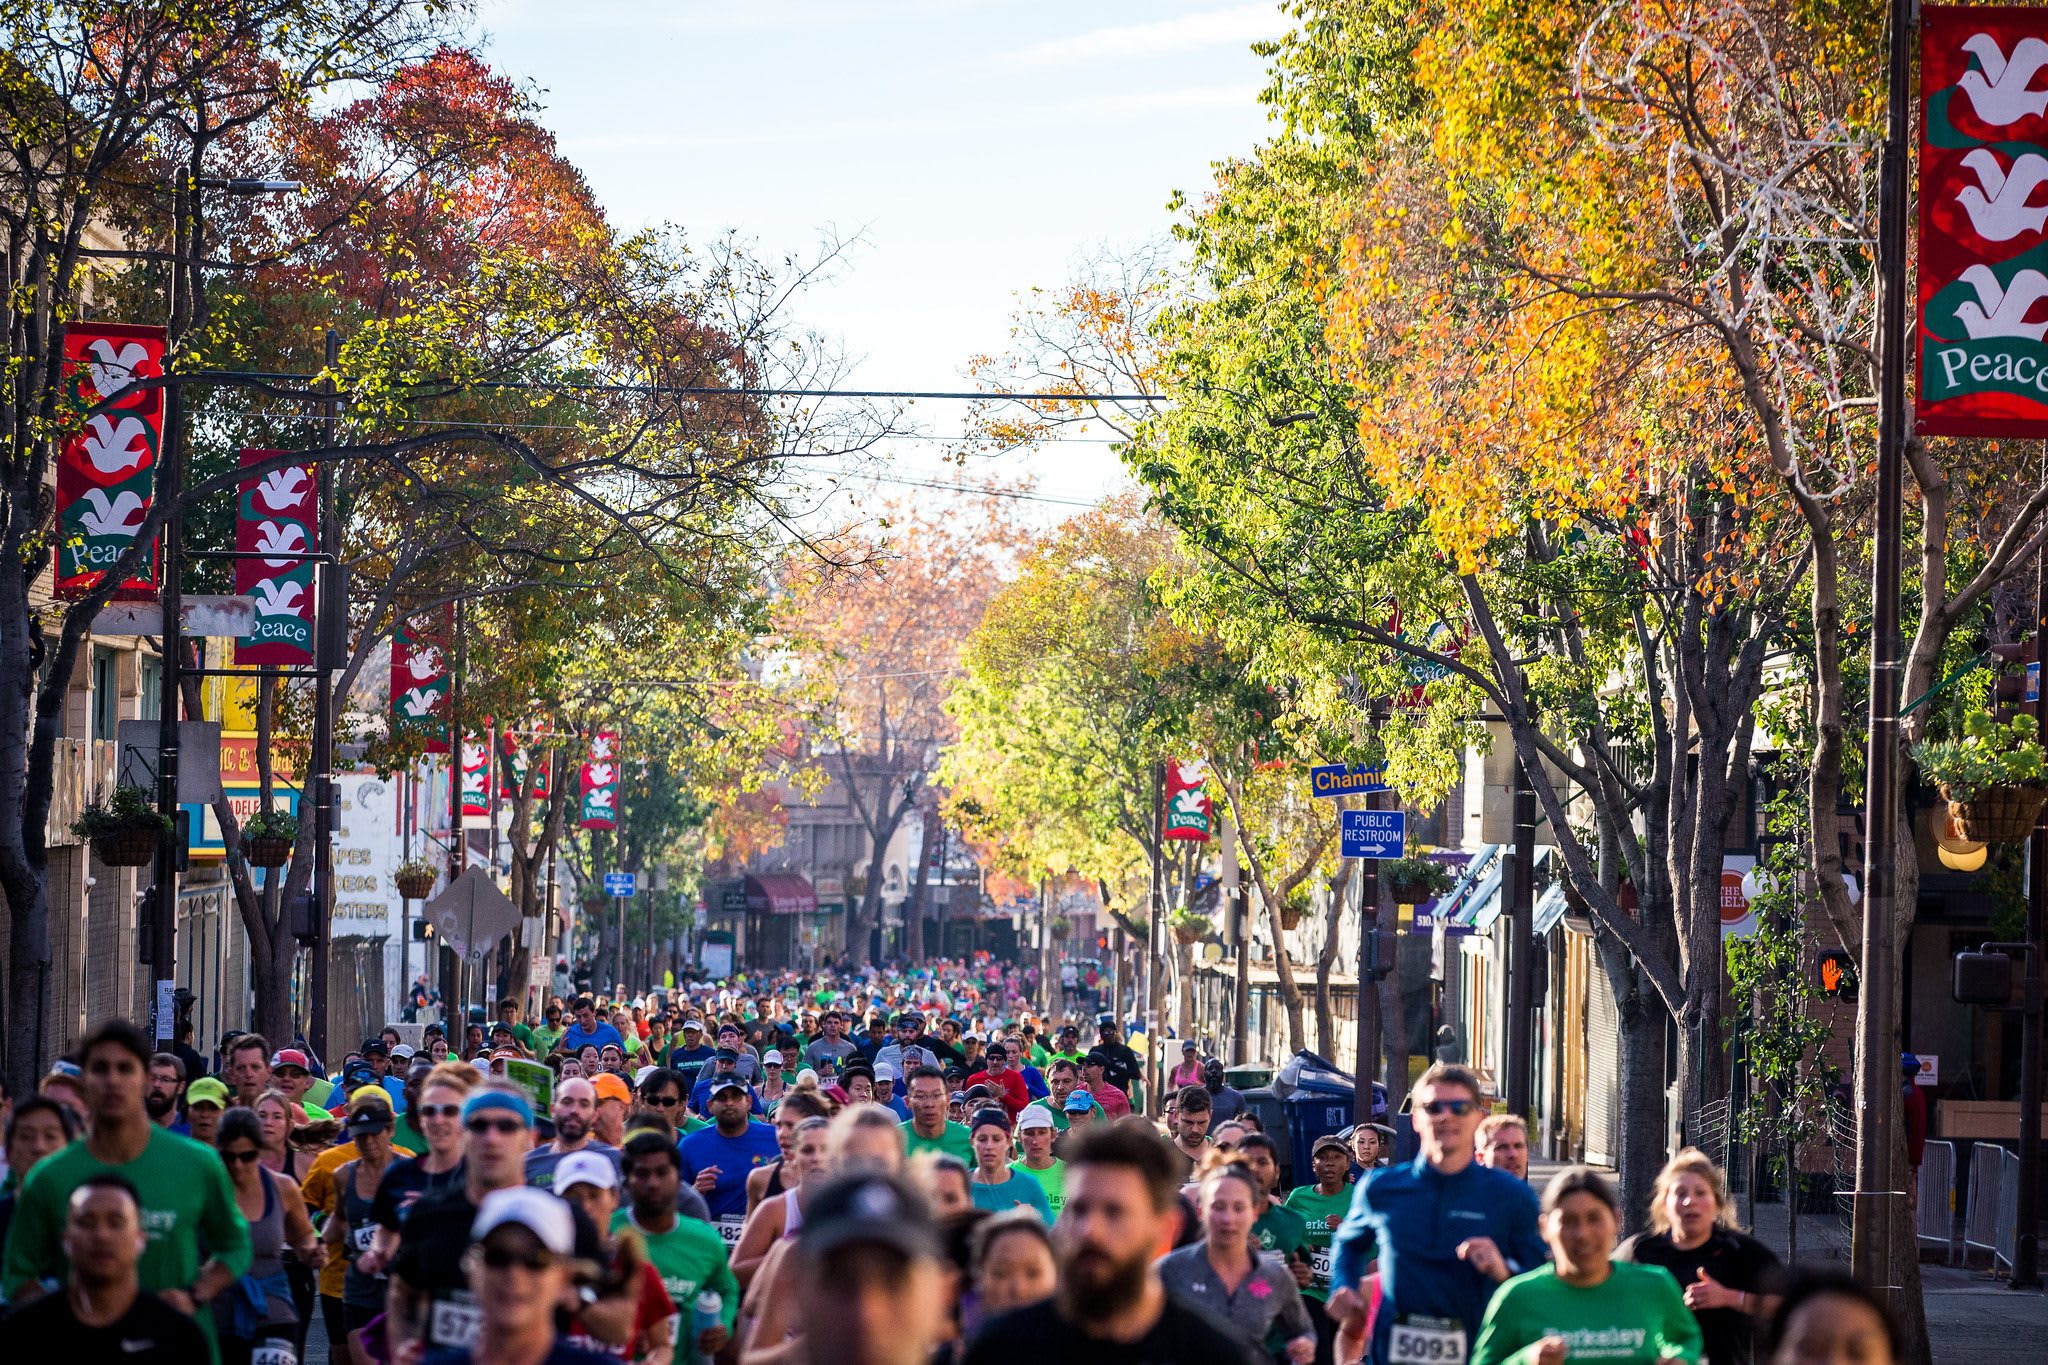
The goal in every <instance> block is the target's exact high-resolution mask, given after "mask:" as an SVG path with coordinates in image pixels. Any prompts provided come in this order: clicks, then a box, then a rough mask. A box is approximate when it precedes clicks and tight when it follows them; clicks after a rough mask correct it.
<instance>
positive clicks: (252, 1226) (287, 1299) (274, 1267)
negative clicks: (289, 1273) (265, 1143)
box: [248, 1166, 299, 1327]
mask: <svg viewBox="0 0 2048 1365" xmlns="http://www.w3.org/2000/svg"><path fill="white" fill-rule="evenodd" d="M257 1169H258V1170H259V1171H261V1172H262V1175H263V1213H262V1216H261V1217H257V1218H251V1219H249V1220H248V1223H249V1271H248V1274H249V1278H251V1279H253V1280H257V1281H259V1282H273V1281H274V1282H276V1283H277V1284H278V1285H282V1284H283V1282H284V1200H283V1199H282V1198H281V1197H280V1196H279V1195H278V1192H277V1184H276V1182H277V1181H280V1180H282V1179H284V1177H283V1176H281V1175H279V1174H278V1173H277V1172H276V1171H272V1170H269V1169H266V1168H263V1167H260V1166H259V1167H258V1168H257ZM263 1307H264V1314H263V1325H264V1326H265V1327H296V1326H297V1325H298V1321H299V1315H298V1310H297V1309H296V1308H295V1307H294V1306H293V1304H292V1300H291V1295H290V1294H289V1293H285V1294H281V1295H280V1294H265V1296H264V1305H263Z"/></svg>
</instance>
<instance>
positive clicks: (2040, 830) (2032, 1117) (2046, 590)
mask: <svg viewBox="0 0 2048 1365" xmlns="http://www.w3.org/2000/svg"><path fill="white" fill-rule="evenodd" d="M2037 561H2038V562H2037V565H2036V568H2035V578H2034V643H2035V646H2036V648H2035V651H2034V654H2035V657H2036V659H2037V660H2039V662H2038V663H2036V665H2035V667H2036V668H2039V669H2040V670H2041V671H2042V673H2043V674H2044V675H2048V655H2044V654H2043V653H2042V651H2041V649H2040V648H2039V646H2040V645H2041V644H2042V643H2043V642H2044V641H2048V550H2043V551H2042V552H2041V553H2040V554H2039V555H2038V556H2037ZM2034 719H2035V720H2036V721H2039V722H2041V723H2042V726H2043V729H2044V730H2048V686H2037V687H2036V688H2035V689H2034ZM2026 937H2027V952H2026V959H2027V975H2026V979H2025V980H2024V981H2023V982H2022V983H2021V989H2022V991H2023V992H2024V994H2023V995H2022V997H2021V1002H2022V1003H2021V1006H2020V1180H2019V1197H2018V1199H2017V1200H2016V1201H2015V1202H2016V1203H2017V1204H2018V1206H2019V1208H2018V1221H2019V1228H2018V1235H2017V1236H2016V1237H2015V1238H2014V1239H2013V1255H2012V1279H2011V1280H2010V1281H2009V1282H2008V1287H2010V1288H2013V1289H2039V1288H2040V1287H2041V1212H2040V1210H2041V1005H2042V1000H2041V953H2042V950H2043V948H2044V947H2048V815H2037V816H2035V817H2034V834H2033V846H2032V848H2030V849H2029V850H2028V858H2027V935H2026Z"/></svg>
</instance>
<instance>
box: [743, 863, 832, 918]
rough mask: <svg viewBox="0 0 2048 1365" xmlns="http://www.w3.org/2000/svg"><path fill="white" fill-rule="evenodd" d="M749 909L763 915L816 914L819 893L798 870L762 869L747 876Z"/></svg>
mask: <svg viewBox="0 0 2048 1365" xmlns="http://www.w3.org/2000/svg"><path fill="white" fill-rule="evenodd" d="M747 909H748V910H749V911H752V912H754V913H757V914H764V915H815V914H817V913H818V893H817V892H816V891H813V890H812V889H811V883H810V881H809V880H808V879H807V878H805V877H804V876H803V875H802V874H801V873H797V872H763V873H760V874H758V875H756V876H751V877H748V878H747Z"/></svg>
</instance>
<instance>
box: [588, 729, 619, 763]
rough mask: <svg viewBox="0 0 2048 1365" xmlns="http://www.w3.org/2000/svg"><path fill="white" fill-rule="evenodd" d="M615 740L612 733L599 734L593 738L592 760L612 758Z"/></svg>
mask: <svg viewBox="0 0 2048 1365" xmlns="http://www.w3.org/2000/svg"><path fill="white" fill-rule="evenodd" d="M615 742H616V741H614V740H613V739H612V737H611V736H610V735H599V736H597V737H596V738H595V739H593V740H591V741H590V758H591V761H592V762H596V761H597V760H598V759H601V758H610V757H611V756H612V746H613V744H614V743H615Z"/></svg>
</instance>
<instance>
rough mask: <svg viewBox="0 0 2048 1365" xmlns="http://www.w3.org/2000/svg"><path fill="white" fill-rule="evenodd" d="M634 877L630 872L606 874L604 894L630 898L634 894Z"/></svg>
mask: <svg viewBox="0 0 2048 1365" xmlns="http://www.w3.org/2000/svg"><path fill="white" fill-rule="evenodd" d="M633 885H634V877H633V874H632V873H630V872H607V873H605V874H604V893H605V894H606V895H607V896H630V895H632V894H633Z"/></svg>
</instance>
